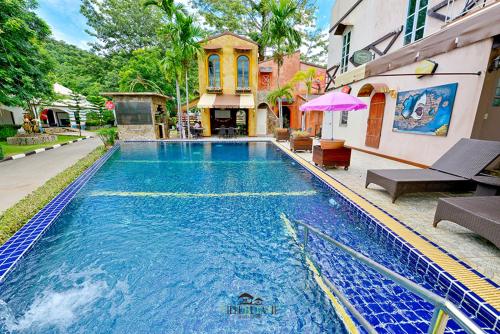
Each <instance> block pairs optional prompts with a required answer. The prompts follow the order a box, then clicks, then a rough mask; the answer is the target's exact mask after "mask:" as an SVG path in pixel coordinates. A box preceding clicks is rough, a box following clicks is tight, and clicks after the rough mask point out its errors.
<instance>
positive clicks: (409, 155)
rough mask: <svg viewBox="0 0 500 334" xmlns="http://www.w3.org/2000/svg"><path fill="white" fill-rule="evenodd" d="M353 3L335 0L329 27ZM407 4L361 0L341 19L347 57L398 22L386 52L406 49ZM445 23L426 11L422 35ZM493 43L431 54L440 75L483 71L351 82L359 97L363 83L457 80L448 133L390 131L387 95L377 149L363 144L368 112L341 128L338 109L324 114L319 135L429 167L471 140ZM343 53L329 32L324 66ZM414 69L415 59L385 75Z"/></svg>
mask: <svg viewBox="0 0 500 334" xmlns="http://www.w3.org/2000/svg"><path fill="white" fill-rule="evenodd" d="M355 2H356V1H355V0H341V1H336V3H335V5H334V7H333V9H332V17H331V24H330V25H331V26H333V25H334V24H335V23H337V22H338V21H339V19H340V18H341V17H342V16H343V15H344V14H345V13H346V12H347V11H348V10H349V9H350V8H351V7H352V6H353V5H354V3H355ZM439 2H441V0H430V1H429V5H428V7H427V9H430V8H432V7H433V6H435V5H436V4H437V3H439ZM465 2H466V1H465V0H456V2H455V4H454V7H453V8H449V9H448V8H447V7H445V8H443V9H441V10H440V11H439V13H441V14H443V15H452V16H456V15H457V14H458V13H459V12H460V11H461V10H462V9H463V8H464V5H465ZM408 3H409V1H408V0H384V1H381V0H364V1H363V2H361V3H360V4H359V5H358V7H357V8H355V9H354V10H353V11H352V12H351V14H349V15H348V16H347V17H346V18H345V19H343V20H342V22H341V23H343V24H346V25H351V26H350V27H348V28H347V29H350V30H351V44H350V52H349V55H350V56H351V55H352V54H353V52H355V51H357V50H360V49H362V48H364V47H366V46H367V45H369V44H371V43H373V42H374V41H376V40H377V39H379V38H381V37H383V36H384V35H386V34H387V33H389V32H391V31H394V30H396V29H398V28H400V27H401V26H402V27H403V31H402V32H401V34H400V35H399V37H398V38H397V40H396V42H395V43H394V45H393V46H392V47H391V49H390V50H389V52H388V53H391V52H394V51H396V50H398V49H400V48H402V47H404V45H403V41H404V29H405V21H406V16H407V11H408ZM444 26H445V22H443V21H441V20H438V19H436V18H432V17H430V16H428V15H427V16H426V24H425V30H424V38H425V37H426V36H429V35H431V34H433V33H436V32H438V31H439V30H440V29H442V28H443V27H444ZM346 31H348V30H346ZM387 43H389V40H386V41H385V42H384V43H381V44H380V45H379V46H378V49H379V50H381V51H382V50H383V49H384V48H385V46H386V45H387ZM491 46H492V40H491V39H488V40H484V41H481V42H478V43H475V44H473V45H469V46H467V47H463V48H460V49H455V50H453V51H451V52H449V53H446V54H441V55H438V56H435V57H432V58H431V60H433V61H435V62H437V63H438V64H439V67H438V69H437V72H438V73H452V72H460V73H463V72H478V71H482V72H483V74H482V75H481V76H471V75H469V76H439V75H436V76H429V77H424V78H421V79H418V78H416V77H415V76H413V75H409V76H401V77H372V78H366V79H364V80H362V81H360V82H355V83H351V84H349V86H351V88H352V91H351V94H352V95H357V93H358V91H359V89H360V88H361V87H362V86H363V85H364V84H366V83H385V84H387V85H388V86H389V88H390V89H395V90H396V91H407V90H415V89H421V88H426V87H434V86H439V85H444V84H449V83H455V82H458V83H459V85H458V88H457V95H456V99H455V103H454V108H453V113H452V118H451V122H450V128H449V131H448V136H446V137H437V136H428V135H417V134H410V133H401V132H393V131H392V125H393V121H394V112H395V109H396V99H395V98H392V97H391V96H390V95H389V94H386V106H385V112H384V122H383V127H382V132H381V139H380V146H379V148H378V149H377V148H372V147H367V146H365V138H366V127H367V121H368V114H369V111H368V110H361V111H352V112H349V120H348V125H347V126H340V116H341V113H340V112H338V113H326V114H325V117H324V118H323V129H322V133H323V138H331V136H332V133H333V137H334V138H337V139H345V140H346V144H347V145H350V146H353V147H356V148H361V149H365V150H369V151H373V152H377V153H381V154H385V155H388V156H393V157H397V158H400V159H405V160H409V161H413V162H417V163H421V164H425V165H431V164H432V163H434V162H435V161H436V160H437V159H438V158H439V157H440V156H441V155H442V154H443V153H444V152H446V151H447V150H448V149H449V148H450V147H451V146H452V145H454V144H455V143H456V142H457V141H458V140H459V139H460V138H464V137H465V138H467V137H469V138H470V136H471V132H472V127H473V124H474V119H475V116H476V111H477V108H478V103H479V98H480V95H481V89H482V87H483V83H484V71H485V69H486V68H487V63H488V57H489V54H490V52H491ZM341 54H342V36H340V35H334V34H333V32H332V33H330V44H329V55H328V67H331V66H334V65H336V64H339V63H340V61H341ZM375 57H376V58H378V57H380V56H378V55H376V56H375ZM416 67H417V63H414V64H410V65H407V66H404V67H401V68H399V69H397V70H394V71H391V72H387V73H384V74H394V73H415V69H416ZM354 68H355V67H354V66H353V65H352V64H351V63H349V68H348V70H353V69H354ZM338 74H340V70H339V71H338V72H337V75H338ZM337 90H338V89H337ZM363 99H364V100H365V101H366V103H367V104H368V105H369V104H370V98H363Z"/></svg>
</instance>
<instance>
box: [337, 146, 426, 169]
mask: <svg viewBox="0 0 500 334" xmlns="http://www.w3.org/2000/svg"><path fill="white" fill-rule="evenodd" d="M345 147H348V148H350V149H353V150H356V151H360V152H363V153H367V154H372V155H375V156H377V157H380V158H384V159H389V160H392V161H397V162H401V163H404V164H407V165H411V166H415V167H419V168H429V166H428V165H424V164H421V163H418V162H415V161H410V160H406V159H401V158H397V157H393V156H391V155H386V154H382V153H378V152H373V151H370V150H365V149H363V148H359V147H354V146H348V145H346V146H345Z"/></svg>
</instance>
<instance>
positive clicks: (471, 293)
mask: <svg viewBox="0 0 500 334" xmlns="http://www.w3.org/2000/svg"><path fill="white" fill-rule="evenodd" d="M278 146H279V147H280V148H281V149H282V150H283V151H285V152H286V153H287V154H289V155H290V156H291V157H292V158H294V159H295V160H296V161H298V162H299V163H300V164H301V165H302V166H304V167H305V168H306V169H308V170H309V171H310V172H311V173H313V174H314V175H316V176H317V177H319V178H320V179H322V180H323V181H324V182H325V183H326V184H327V185H328V186H330V187H331V188H332V189H333V190H335V191H336V192H337V193H338V194H339V195H340V196H342V197H343V198H344V200H345V203H346V204H347V205H349V206H352V207H353V208H355V209H356V210H357V211H358V212H359V214H360V215H361V216H363V217H362V218H364V219H366V221H367V224H373V226H374V227H375V228H376V230H377V233H379V234H380V235H383V236H385V237H386V238H387V239H388V240H390V241H391V242H392V243H393V244H394V246H396V247H398V248H399V249H401V252H406V253H408V256H407V259H408V261H409V262H412V263H414V264H415V266H416V269H417V270H419V271H421V272H422V271H423V272H425V274H426V275H428V276H431V277H434V278H435V280H436V281H439V282H440V283H441V284H442V285H445V286H447V287H448V288H447V289H448V294H449V297H453V298H452V299H454V300H458V301H459V302H458V303H460V304H462V306H463V307H465V306H467V310H468V312H469V313H470V314H473V315H475V316H477V317H478V318H479V319H481V321H482V322H483V323H485V324H486V325H487V327H488V328H491V329H493V331H497V330H500V315H499V312H498V310H499V309H500V293H499V291H500V290H499V287H498V285H496V284H495V283H494V282H493V281H491V280H489V279H488V278H487V277H485V276H483V275H482V274H481V273H479V272H478V271H476V270H474V269H473V268H471V267H470V266H469V265H468V264H467V263H465V262H462V261H460V260H459V259H458V258H457V257H455V256H453V255H451V254H449V253H447V252H446V251H444V249H441V248H440V246H441V244H440V243H439V240H437V243H438V244H439V246H438V244H436V243H434V242H433V239H431V238H429V237H427V236H426V235H425V234H424V233H423V232H420V231H418V230H417V229H415V228H413V226H411V225H409V224H408V225H405V224H407V221H408V222H409V221H410V220H411V221H412V223H414V219H412V218H411V217H407V216H399V212H398V211H396V212H394V211H391V210H390V209H385V207H384V206H383V205H379V204H378V203H377V202H376V201H374V200H372V199H371V198H370V197H369V196H367V195H366V194H367V193H370V190H368V191H364V192H362V191H360V190H362V189H359V188H356V186H351V185H349V184H348V182H351V181H348V180H349V178H345V177H341V176H340V175H335V174H333V176H334V177H336V178H337V179H338V180H340V181H341V182H342V183H341V182H338V181H337V180H336V179H333V178H331V177H330V176H329V175H328V174H326V173H324V172H322V171H321V170H319V169H318V168H316V167H314V166H313V165H312V164H310V163H309V162H308V161H307V160H306V159H307V158H308V156H307V154H301V155H300V156H299V155H296V154H293V153H291V152H290V151H289V150H288V149H287V147H286V145H283V144H278ZM116 149H117V147H115V148H113V149H112V150H111V151H110V152H108V153H107V154H106V155H105V156H104V157H103V158H101V159H100V160H98V161H97V162H96V163H95V164H94V165H93V166H92V167H91V168H89V169H88V170H87V171H85V172H84V173H83V174H82V175H81V176H80V177H79V178H78V179H77V180H75V181H74V182H73V183H72V184H71V185H69V186H68V187H67V188H66V189H65V190H64V191H63V192H61V194H59V195H58V196H57V197H56V198H54V199H53V200H52V201H51V202H50V203H49V204H48V205H47V206H46V207H45V208H44V209H42V210H41V211H40V212H39V213H37V214H36V215H35V216H34V217H33V218H32V219H31V220H30V221H29V222H28V223H27V224H26V225H25V226H24V227H23V228H22V229H21V230H20V231H18V232H17V233H16V234H15V235H14V236H13V237H12V238H11V239H10V240H9V241H8V242H7V243H5V244H4V245H3V246H2V247H0V280H3V279H5V277H6V275H7V274H8V272H9V271H10V270H12V269H13V268H14V267H15V265H16V263H17V261H18V260H19V259H20V258H21V257H22V256H23V255H24V254H25V253H26V252H27V251H28V250H29V249H30V248H31V247H32V246H33V245H34V244H35V242H36V241H37V240H38V239H39V238H40V237H41V236H42V235H43V233H44V232H45V231H46V230H47V229H48V228H49V227H50V225H51V223H52V222H53V221H54V220H55V219H56V218H57V216H58V215H59V214H60V212H61V211H62V210H63V209H64V207H66V205H67V204H68V203H69V202H70V201H71V199H72V198H73V197H74V196H75V195H76V193H77V192H78V191H79V190H80V189H81V188H82V187H83V186H84V185H85V183H86V182H87V181H88V180H89V179H90V178H91V177H92V176H93V175H94V174H95V173H96V172H97V170H98V169H99V168H100V167H101V166H102V165H103V164H104V163H105V161H106V160H107V159H108V158H109V156H111V155H112V154H113V152H114V151H115V150H116ZM304 158H305V159H304ZM309 158H310V155H309ZM371 158H372V157H371V156H370V159H371ZM355 159H356V156H353V160H355ZM360 160H361V158H360ZM368 165H369V166H370V168H377V167H381V166H379V165H375V164H374V163H373V162H372V160H370V163H369V164H366V165H365V166H368ZM361 169H362V168H360V169H359V170H361ZM357 170H358V169H357V168H356V167H355V165H353V166H352V167H351V170H350V171H349V172H345V171H344V170H342V171H335V172H339V173H340V174H342V173H343V174H342V175H343V176H346V175H348V174H349V173H351V175H353V174H352V173H353V172H354V171H357ZM365 171H366V168H365ZM330 175H332V174H330ZM354 175H358V176H353V178H354V180H357V179H359V178H360V176H359V174H354ZM361 178H362V174H361ZM362 182H364V179H363V180H362ZM353 184H354V185H356V183H355V182H353ZM346 185H347V186H349V187H346ZM351 187H352V188H351ZM363 190H364V188H363ZM358 191H359V192H358ZM374 191H375V190H374ZM356 192H358V193H356ZM378 193H379V194H380V193H381V192H380V191H378ZM358 194H359V195H358ZM381 196H382V198H383V195H381ZM387 198H388V196H387ZM370 202H372V203H370ZM388 202H390V201H389V200H388ZM396 205H398V202H396ZM413 205H414V206H415V203H414V204H413ZM416 205H418V203H416ZM414 210H415V211H416V212H415V213H414V214H415V216H417V213H418V214H420V215H421V216H423V215H422V213H423V211H429V210H431V211H432V208H427V207H424V206H419V207H418V208H415V209H414ZM432 212H433V211H432ZM398 219H399V220H401V221H403V222H404V224H403V223H401V222H400V221H398ZM420 219H422V218H420ZM429 225H430V222H429ZM450 234H451V232H450ZM444 248H447V247H446V246H444ZM452 252H453V250H452ZM443 269H444V270H446V272H445V271H444V270H443ZM493 277H496V278H498V276H493Z"/></svg>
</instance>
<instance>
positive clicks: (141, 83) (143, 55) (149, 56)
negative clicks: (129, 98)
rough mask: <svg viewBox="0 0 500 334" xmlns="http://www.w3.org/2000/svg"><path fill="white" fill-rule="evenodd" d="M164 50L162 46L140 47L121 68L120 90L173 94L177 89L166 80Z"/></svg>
mask: <svg viewBox="0 0 500 334" xmlns="http://www.w3.org/2000/svg"><path fill="white" fill-rule="evenodd" d="M162 57H163V52H162V50H161V49H160V48H148V49H139V50H135V51H134V52H132V57H130V59H129V60H128V61H127V62H126V63H125V65H124V66H123V67H122V68H121V69H120V72H119V77H120V81H119V83H120V86H119V89H120V91H124V92H150V91H153V92H157V93H161V94H165V95H173V94H175V91H174V89H173V87H172V85H171V84H169V83H168V82H167V81H166V80H165V74H164V72H163V69H162V67H161V61H162Z"/></svg>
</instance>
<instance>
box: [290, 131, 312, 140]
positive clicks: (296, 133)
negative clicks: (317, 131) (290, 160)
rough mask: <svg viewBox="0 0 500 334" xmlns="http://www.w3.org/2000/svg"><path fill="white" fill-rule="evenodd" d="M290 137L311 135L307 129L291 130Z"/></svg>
mask: <svg viewBox="0 0 500 334" xmlns="http://www.w3.org/2000/svg"><path fill="white" fill-rule="evenodd" d="M292 137H293V138H297V137H311V135H310V134H309V132H307V131H294V132H292Z"/></svg>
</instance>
